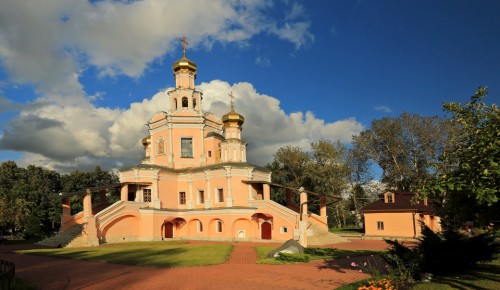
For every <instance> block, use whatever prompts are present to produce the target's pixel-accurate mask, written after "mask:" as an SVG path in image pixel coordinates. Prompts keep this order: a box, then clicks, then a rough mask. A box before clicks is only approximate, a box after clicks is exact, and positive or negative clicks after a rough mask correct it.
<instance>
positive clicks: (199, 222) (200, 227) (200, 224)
mask: <svg viewBox="0 0 500 290" xmlns="http://www.w3.org/2000/svg"><path fill="white" fill-rule="evenodd" d="M198 232H200V233H201V232H203V224H202V223H201V221H198Z"/></svg>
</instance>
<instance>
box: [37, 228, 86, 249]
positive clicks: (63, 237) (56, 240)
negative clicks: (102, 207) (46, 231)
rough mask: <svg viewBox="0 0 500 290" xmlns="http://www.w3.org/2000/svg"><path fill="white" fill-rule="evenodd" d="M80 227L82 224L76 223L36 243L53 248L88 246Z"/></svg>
mask: <svg viewBox="0 0 500 290" xmlns="http://www.w3.org/2000/svg"><path fill="white" fill-rule="evenodd" d="M82 228H83V225H76V226H74V227H72V228H71V229H69V230H67V231H64V232H61V233H58V234H56V235H54V236H52V237H50V238H46V239H44V240H41V241H39V242H38V243H37V244H39V245H44V246H49V247H54V248H64V247H85V246H88V245H87V241H86V239H85V238H84V237H82Z"/></svg>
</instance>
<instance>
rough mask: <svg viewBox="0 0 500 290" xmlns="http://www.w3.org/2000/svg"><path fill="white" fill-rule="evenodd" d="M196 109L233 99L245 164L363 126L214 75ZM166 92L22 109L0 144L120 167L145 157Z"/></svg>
mask: <svg viewBox="0 0 500 290" xmlns="http://www.w3.org/2000/svg"><path fill="white" fill-rule="evenodd" d="M199 89H200V90H201V91H203V93H204V99H203V104H202V108H203V109H204V110H205V111H209V112H211V113H213V114H215V115H217V116H222V115H223V114H225V113H227V112H228V111H229V105H228V103H229V98H228V93H229V92H231V91H232V92H233V93H234V95H235V96H236V99H235V109H236V111H238V112H239V113H240V114H242V115H244V116H245V124H244V125H243V139H245V140H247V141H248V142H249V147H248V159H249V161H251V162H253V163H255V164H258V165H264V164H266V163H267V162H270V161H271V160H272V154H273V153H274V152H276V150H277V149H278V148H280V147H281V146H283V145H297V146H303V147H307V146H308V145H309V143H310V142H311V141H314V140H317V139H321V138H325V139H333V140H336V139H339V140H341V141H343V142H349V141H350V140H351V136H352V135H354V134H357V133H359V132H360V131H362V130H363V126H362V125H361V123H359V122H357V121H356V120H355V119H354V118H352V119H346V120H340V121H336V122H332V123H327V122H325V121H324V120H322V119H318V118H317V117H315V116H314V114H313V113H311V112H306V113H302V112H295V113H291V114H286V113H285V112H284V111H283V109H281V107H280V102H279V100H278V99H276V98H273V97H271V96H268V95H264V94H260V93H258V92H257V91H256V89H255V88H254V87H253V85H252V84H250V83H246V82H242V83H237V84H234V85H230V84H229V83H227V82H225V81H220V80H214V81H211V82H209V83H202V84H201V85H200V86H199ZM168 90H169V89H166V90H164V91H161V92H159V93H157V94H156V95H154V96H153V97H152V98H151V99H144V100H143V101H142V102H136V103H132V104H131V105H130V107H129V108H127V109H109V108H99V107H94V106H92V105H91V104H90V103H88V104H87V106H83V107H82V106H76V105H73V106H71V105H66V106H59V105H57V104H50V105H45V106H43V107H40V108H34V109H31V110H30V111H25V112H23V114H21V115H20V116H19V117H18V118H16V119H15V120H14V121H13V122H12V124H11V128H10V129H9V130H7V131H5V132H4V135H3V137H2V139H1V140H0V148H2V149H7V150H18V151H23V152H29V153H30V154H28V155H27V156H26V159H25V161H24V162H25V163H29V162H33V163H35V164H41V165H45V166H47V167H50V168H53V169H57V170H61V171H65V170H70V169H74V168H92V167H93V166H95V165H96V164H100V165H102V166H103V167H105V168H119V167H121V166H124V165H131V164H136V163H138V162H139V160H141V159H142V158H143V157H144V152H143V149H142V145H141V139H142V138H143V137H144V136H145V135H147V134H148V132H147V130H146V128H147V127H146V126H145V125H144V124H145V123H146V122H147V121H148V119H149V118H150V117H151V116H152V115H153V114H154V113H156V112H158V111H168V109H169V108H168V103H169V102H168V95H167V94H166V91H168Z"/></svg>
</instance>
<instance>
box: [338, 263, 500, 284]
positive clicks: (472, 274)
mask: <svg viewBox="0 0 500 290" xmlns="http://www.w3.org/2000/svg"><path fill="white" fill-rule="evenodd" d="M381 278H388V279H390V280H392V279H394V277H391V276H383V277H376V278H369V279H365V280H361V281H358V282H355V283H351V284H348V285H344V286H342V287H340V288H337V289H338V290H354V289H358V287H360V286H363V285H367V284H368V281H371V280H373V279H381ZM411 289H412V290H453V289H471V290H472V289H500V259H497V260H494V261H492V262H487V263H483V264H480V265H478V266H477V267H476V268H474V269H470V270H468V271H466V272H464V273H462V274H458V275H450V276H437V277H434V278H433V279H432V282H418V283H416V284H414V285H413V286H412V287H411Z"/></svg>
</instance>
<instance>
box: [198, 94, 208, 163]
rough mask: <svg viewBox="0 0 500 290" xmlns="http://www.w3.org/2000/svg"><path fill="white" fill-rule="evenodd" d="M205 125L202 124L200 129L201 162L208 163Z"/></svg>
mask: <svg viewBox="0 0 500 290" xmlns="http://www.w3.org/2000/svg"><path fill="white" fill-rule="evenodd" d="M198 106H201V104H198ZM204 127H205V125H201V129H200V140H201V141H200V142H201V146H200V148H201V164H206V163H207V154H205V138H204V134H203V129H204Z"/></svg>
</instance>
